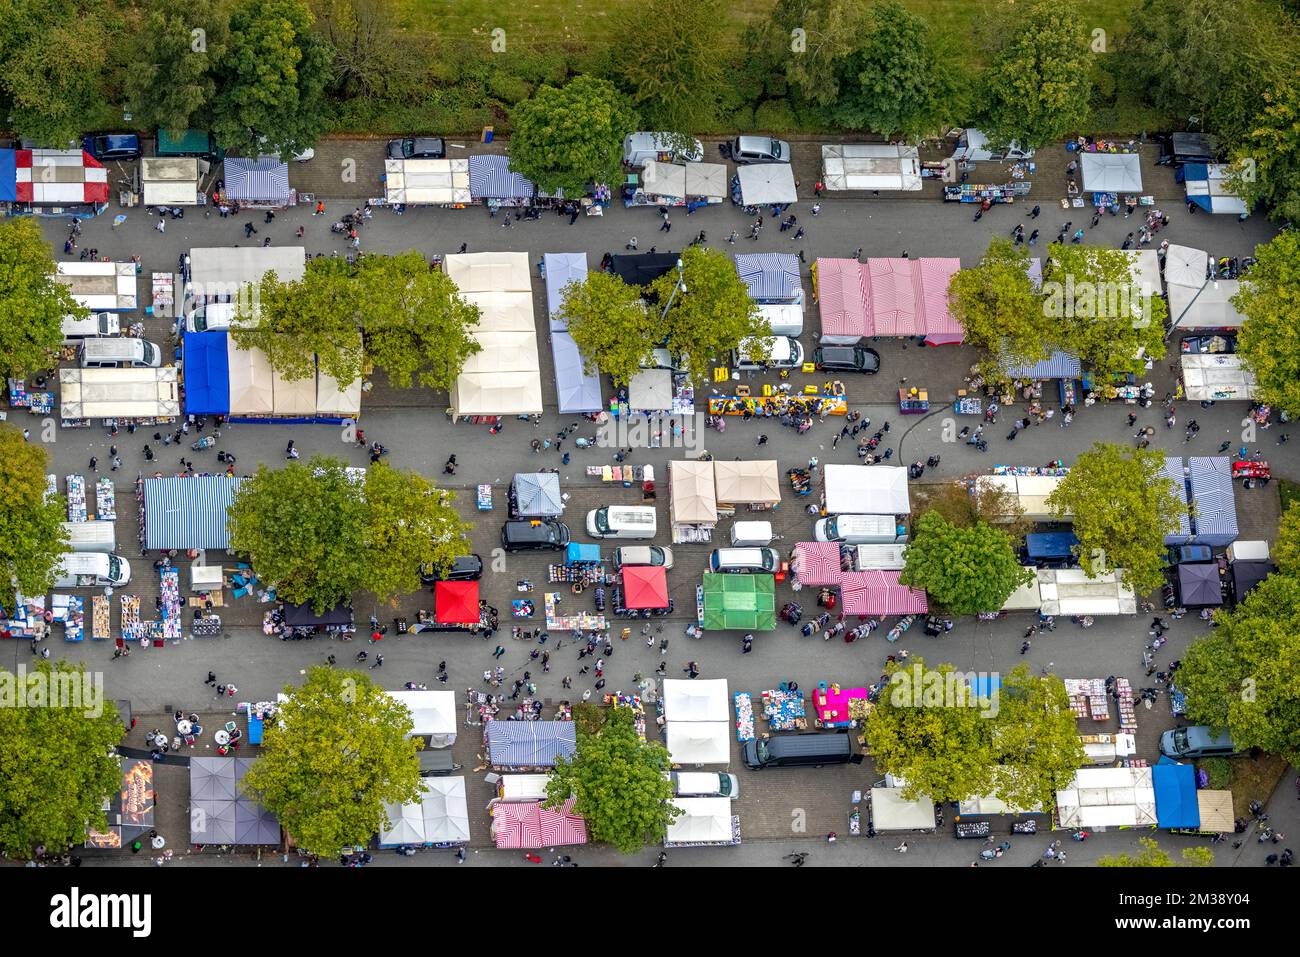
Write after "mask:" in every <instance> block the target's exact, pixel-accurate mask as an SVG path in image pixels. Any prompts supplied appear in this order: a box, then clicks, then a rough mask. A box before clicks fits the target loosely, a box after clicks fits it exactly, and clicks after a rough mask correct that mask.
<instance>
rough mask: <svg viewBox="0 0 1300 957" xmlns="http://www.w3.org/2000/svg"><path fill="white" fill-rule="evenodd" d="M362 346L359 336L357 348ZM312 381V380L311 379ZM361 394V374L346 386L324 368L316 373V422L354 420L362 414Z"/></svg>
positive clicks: (273, 385) (273, 387)
mask: <svg viewBox="0 0 1300 957" xmlns="http://www.w3.org/2000/svg"><path fill="white" fill-rule="evenodd" d="M360 347H361V339H360V337H359V336H358V337H357V348H358V349H360ZM309 381H310V380H309ZM271 388H272V391H273V392H274V389H275V384H274V382H272V386H271ZM361 395H362V382H361V376H360V375H358V376H357V378H355V379H353V380H352V382H351V383H349V384H348V385H346V386H344V385H342V384H341V383H340V382H339V381H338V380H337V379H335V378H334V377H333V376H331V375H328V374H326V372H325V370H324V369H320V370H318V371H317V373H316V415H315V419H314V421H316V422H342V421H344V420H347V419H351V420H353V421H355V420H356V418H357V416H359V415H360V414H361Z"/></svg>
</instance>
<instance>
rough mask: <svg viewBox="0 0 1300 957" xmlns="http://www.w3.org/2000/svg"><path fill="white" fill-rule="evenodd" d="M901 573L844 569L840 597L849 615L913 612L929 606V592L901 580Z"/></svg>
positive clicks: (925, 609) (904, 613) (910, 613)
mask: <svg viewBox="0 0 1300 957" xmlns="http://www.w3.org/2000/svg"><path fill="white" fill-rule="evenodd" d="M900 574H901V573H900V572H896V571H869V572H841V573H840V598H841V600H842V601H843V603H844V604H843V606H842V607H843V610H844V614H846V615H873V616H876V617H880V616H882V615H912V614H921V613H923V612H925V611H927V610H928V609H929V605H928V604H927V603H926V600H925V592H923V591H921V590H920V589H919V588H908V587H907V586H906V585H900V584H899V583H898V576H899V575H900Z"/></svg>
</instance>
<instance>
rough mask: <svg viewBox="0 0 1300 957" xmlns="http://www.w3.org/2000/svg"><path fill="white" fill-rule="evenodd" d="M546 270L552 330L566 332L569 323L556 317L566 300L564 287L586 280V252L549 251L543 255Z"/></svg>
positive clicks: (547, 310) (547, 302)
mask: <svg viewBox="0 0 1300 957" xmlns="http://www.w3.org/2000/svg"><path fill="white" fill-rule="evenodd" d="M542 268H543V269H544V270H545V271H546V312H547V315H549V316H550V321H551V332H566V331H567V330H568V328H569V325H568V323H566V322H564V321H563V320H562V319H559V318H557V317H556V313H557V312H558V311H559V309H560V306H561V305H562V304H563V302H564V287H565V286H567V285H569V283H571V282H584V281H586V278H587V254H586V253H547V254H546V255H544V256H543V257H542Z"/></svg>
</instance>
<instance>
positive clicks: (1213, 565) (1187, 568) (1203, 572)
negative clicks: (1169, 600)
mask: <svg viewBox="0 0 1300 957" xmlns="http://www.w3.org/2000/svg"><path fill="white" fill-rule="evenodd" d="M1223 593H1224V582H1223V580H1222V578H1221V576H1220V573H1219V564H1218V562H1188V563H1184V564H1181V565H1179V566H1178V598H1179V604H1181V605H1182V606H1183V607H1185V608H1217V607H1218V606H1219V605H1222V604H1223V598H1224V596H1223Z"/></svg>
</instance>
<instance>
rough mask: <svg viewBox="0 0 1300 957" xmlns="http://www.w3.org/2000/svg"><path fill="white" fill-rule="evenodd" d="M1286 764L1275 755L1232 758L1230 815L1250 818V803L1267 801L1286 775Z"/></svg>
mask: <svg viewBox="0 0 1300 957" xmlns="http://www.w3.org/2000/svg"><path fill="white" fill-rule="evenodd" d="M1286 769H1287V763H1286V760H1285V759H1283V758H1280V757H1278V756H1277V755H1276V754H1261V755H1260V756H1259V757H1258V758H1233V759H1232V780H1231V783H1230V784H1229V785H1228V787H1229V789H1230V790H1231V791H1232V813H1233V815H1234V816H1236V817H1247V818H1248V817H1250V802H1251V801H1255V800H1259V801H1267V800H1268V799H1269V797H1270V795H1272V793H1273V791H1274V790H1275V789H1276V788H1277V782H1278V781H1280V780H1281V779H1282V775H1284V774H1286Z"/></svg>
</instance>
